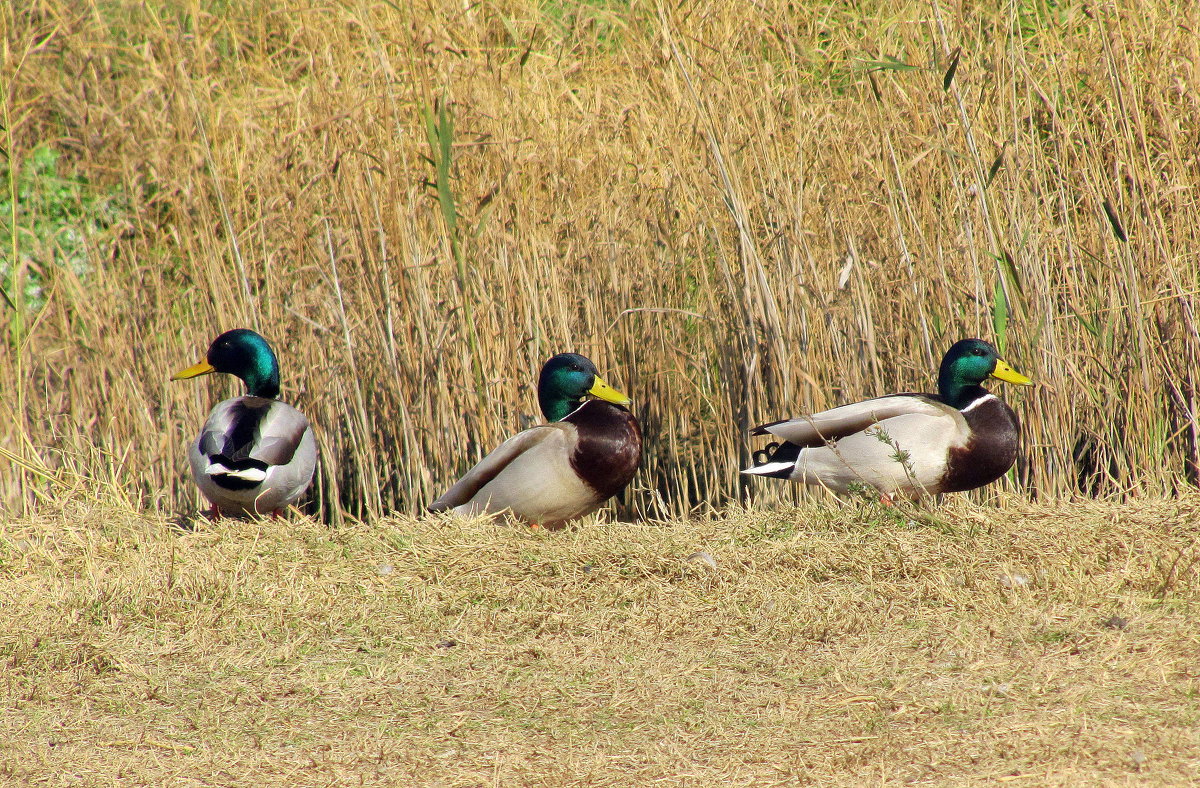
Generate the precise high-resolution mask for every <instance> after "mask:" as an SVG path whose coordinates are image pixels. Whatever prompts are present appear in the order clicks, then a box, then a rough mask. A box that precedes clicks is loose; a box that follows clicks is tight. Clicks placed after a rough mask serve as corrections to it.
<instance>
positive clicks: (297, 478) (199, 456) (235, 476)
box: [171, 328, 317, 518]
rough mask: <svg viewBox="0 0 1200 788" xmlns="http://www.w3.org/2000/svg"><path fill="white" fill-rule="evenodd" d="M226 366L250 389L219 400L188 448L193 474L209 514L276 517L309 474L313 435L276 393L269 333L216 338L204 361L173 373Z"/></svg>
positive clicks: (182, 375)
mask: <svg viewBox="0 0 1200 788" xmlns="http://www.w3.org/2000/svg"><path fill="white" fill-rule="evenodd" d="M212 372H226V373H228V374H230V375H233V376H235V377H238V378H241V379H242V381H243V382H244V383H245V384H246V389H247V393H246V395H245V396H242V397H235V398H233V399H227V400H225V401H224V402H221V403H219V404H218V405H217V406H216V407H215V408H213V409H212V412H211V413H209V414H208V420H207V421H206V422H204V426H203V427H202V428H201V429H200V437H199V438H197V439H196V440H195V441H194V442H193V443H192V445H191V447H190V448H189V449H188V462H189V463H191V466H192V478H193V479H195V480H196V485H197V486H198V487H199V488H200V492H202V493H204V497H205V498H207V499H208V500H209V502H210V503H211V504H212V517H213V518H216V517H219V516H221V515H223V514H224V515H232V516H245V515H257V514H266V513H267V512H271V513H272V514H273V515H274V516H276V517H277V516H279V515H280V514H281V513H282V511H283V509H284V508H285V507H287V506H288V505H289V504H291V503H293V502H294V501H295V500H296V499H297V498H299V497H300V496H301V495H302V494H303V493H304V491H305V490H306V489H308V485H309V482H311V481H312V476H313V470H314V469H315V468H316V465H317V442H316V439H315V438H314V437H313V431H312V427H311V426H310V425H309V423H308V419H306V418H305V417H304V414H303V413H301V412H300V411H298V410H296V409H295V408H293V407H292V406H291V405H287V404H285V403H283V402H280V401H279V400H277V399H276V397H278V396H279V362H278V361H277V360H276V358H275V353H274V352H273V351H272V350H271V346H270V345H268V344H267V340H265V339H263V338H262V337H261V336H260V335H258V334H256V333H255V332H253V331H251V330H249V329H246V328H235V329H233V330H232V331H226V332H225V333H224V334H221V336H219V337H217V338H216V339H214V340H213V343H212V345H211V346H210V347H209V348H208V354H207V356H206V360H204V361H201V362H199V363H198V364H195V365H193V366H190V367H188V368H187V369H185V370H182V371H180V372H177V373H175V375H173V376H172V377H171V379H172V380H182V379H186V378H194V377H197V376H199V375H207V374H209V373H212Z"/></svg>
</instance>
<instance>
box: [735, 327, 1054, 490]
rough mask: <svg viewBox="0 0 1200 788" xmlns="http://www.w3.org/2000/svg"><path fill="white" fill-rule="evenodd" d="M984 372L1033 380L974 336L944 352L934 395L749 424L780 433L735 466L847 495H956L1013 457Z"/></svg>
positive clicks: (1006, 420) (1014, 426) (1008, 418)
mask: <svg viewBox="0 0 1200 788" xmlns="http://www.w3.org/2000/svg"><path fill="white" fill-rule="evenodd" d="M989 377H994V378H997V379H999V380H1003V381H1007V382H1008V383H1015V384H1017V385H1031V384H1032V383H1033V381H1032V380H1030V379H1029V378H1027V377H1025V376H1024V375H1022V374H1021V373H1019V372H1017V371H1016V370H1014V369H1013V368H1012V367H1011V366H1009V365H1008V364H1007V363H1006V362H1005V361H1003V360H1002V359H1001V358H1000V356H999V354H998V353H997V352H996V349H995V348H994V347H992V346H991V345H990V344H988V343H987V342H984V341H983V340H981V339H963V340H961V341H959V342H956V343H954V345H953V346H951V348H950V350H948V351H947V352H946V355H945V357H943V358H942V365H941V369H940V371H939V372H938V393H937V394H892V395H890V396H886V397H878V398H876V399H869V400H866V401H864V402H856V403H854V404H852V405H843V406H841V407H838V408H832V409H830V410H826V411H822V412H820V413H814V414H813V415H811V416H801V417H799V418H795V419H789V420H786V421H777V422H773V423H771V424H763V425H762V426H759V427H755V428H754V430H753V431H752V434H754V435H765V434H771V435H774V436H776V437H778V438H781V439H782V443H773V444H771V445H770V446H768V447H767V450H765V451H759V452H755V462H756V463H757V464H756V465H755V466H754V467H753V468H747V469H746V470H744V471H742V473H746V474H751V475H755V476H774V477H777V478H780V479H791V480H792V481H795V482H801V483H803V484H807V485H811V486H814V487H827V488H829V489H831V490H833V491H835V492H846V491H847V490H848V489H850V488H851V486H852V485H856V484H857V485H865V486H868V487H873V488H874V489H875V490H877V491H878V492H879V494H880V495H881V496H883V498H884V499H890V498H891V497H892V496H894V495H899V496H903V497H906V498H917V497H919V496H921V495H922V494H933V493H947V492H961V491H964V490H973V489H975V488H977V487H982V486H984V485H985V484H989V483H991V482H993V481H995V480H996V479H999V478H1000V477H1001V476H1003V475H1004V473H1005V472H1006V471H1008V469H1009V468H1011V467H1012V465H1013V463H1014V462H1015V461H1016V459H1017V435H1018V430H1019V425H1018V422H1017V414H1016V413H1014V412H1013V410H1012V408H1010V407H1009V406H1008V405H1006V404H1005V403H1004V402H1003V401H1002V400H1001V399H1000V398H999V397H997V396H996V395H995V394H992V393H990V392H989V391H988V390H987V389H985V388H984V387H983V386H981V385H980V384H981V383H982V382H983V381H984V380H986V379H987V378H989Z"/></svg>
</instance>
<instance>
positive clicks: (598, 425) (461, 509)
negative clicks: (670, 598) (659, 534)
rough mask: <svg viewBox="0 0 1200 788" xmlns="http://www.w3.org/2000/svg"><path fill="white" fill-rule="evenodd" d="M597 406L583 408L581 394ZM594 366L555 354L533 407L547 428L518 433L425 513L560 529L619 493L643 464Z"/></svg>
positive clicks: (628, 420) (629, 423)
mask: <svg viewBox="0 0 1200 788" xmlns="http://www.w3.org/2000/svg"><path fill="white" fill-rule="evenodd" d="M589 394H590V395H591V396H593V397H596V398H597V399H589V400H587V401H582V400H583V398H584V397H585V396H587V395H589ZM629 403H630V399H629V397H626V396H625V395H624V394H621V393H620V392H618V391H617V390H616V389H614V388H612V387H611V386H609V385H608V384H607V383H605V382H604V381H603V380H602V379H601V378H600V374H599V372H598V371H597V370H596V366H595V365H594V364H593V363H592V362H591V361H589V360H588V359H586V358H584V357H583V356H580V355H578V354H575V353H561V354H559V355H557V356H554V357H553V358H551V359H550V360H549V361H547V362H546V363H545V364H544V365H543V366H542V372H541V375H540V376H539V377H538V404H539V405H540V406H541V409H542V413H543V414H544V415H545V417H546V420H547V421H549V422H550V423H549V424H544V425H542V426H539V427H533V428H531V429H528V430H525V431H524V432H521V433H518V434H517V435H514V436H513V437H511V438H509V439H508V440H506V441H505V442H504V443H502V444H500V446H499V447H497V448H496V449H495V450H494V451H493V452H492V453H491V454H489V455H488V456H486V457H484V458H483V460H482V461H481V462H480V463H479V464H478V465H476V466H475V467H474V468H472V469H471V470H469V471H467V473H466V475H465V476H463V477H462V478H461V479H459V480H458V481H457V482H456V483H455V484H454V486H452V487H451V488H450V489H449V490H447V491H446V494H445V495H443V496H442V497H440V498H438V499H437V500H436V501H434V502H433V503H432V504H430V505H429V510H430V511H433V512H442V511H447V510H453V511H455V512H458V513H459V514H465V515H472V514H482V513H485V512H491V513H496V512H503V511H505V510H507V511H509V512H510V513H512V515H513V516H515V517H517V518H518V519H520V520H524V521H525V522H527V523H530V524H531V525H542V526H545V527H547V528H559V527H562V526H564V525H566V523H567V522H568V521H570V520H574V519H576V518H579V517H583V516H584V515H588V514H591V513H592V512H594V511H596V509H599V508H600V505H601V504H603V503H604V502H605V501H606V500H608V499H609V498H611V497H612V496H614V495H616V494H617V493H619V492H621V490H623V489H625V486H626V485H628V484H629V482H630V480H631V479H632V478H633V474H634V471H636V470H637V467H638V463H639V462H640V461H641V457H642V431H641V428H640V427H639V426H638V422H637V419H636V418H634V417H633V414H632V413H630V412H629V410H628V409H627V408H626V407H625V406H626V405H628V404H629Z"/></svg>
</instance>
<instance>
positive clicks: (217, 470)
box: [204, 462, 267, 482]
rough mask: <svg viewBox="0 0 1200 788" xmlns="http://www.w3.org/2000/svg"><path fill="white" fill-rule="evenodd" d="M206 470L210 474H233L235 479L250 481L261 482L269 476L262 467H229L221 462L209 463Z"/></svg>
mask: <svg viewBox="0 0 1200 788" xmlns="http://www.w3.org/2000/svg"><path fill="white" fill-rule="evenodd" d="M204 472H205V473H206V474H208V475H209V476H232V477H234V478H235V479H245V480H246V481H248V482H261V481H262V480H263V479H266V478H267V472H266V471H264V470H263V469H261V468H239V469H234V468H228V467H226V466H224V465H222V464H221V463H219V462H214V463H211V464H209V466H208V467H207V468H205V469H204Z"/></svg>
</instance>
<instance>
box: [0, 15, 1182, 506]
mask: <svg viewBox="0 0 1200 788" xmlns="http://www.w3.org/2000/svg"><path fill="white" fill-rule="evenodd" d="M874 5H877V11H878V13H877V14H876V15H874V16H865V15H864V13H863V12H862V11H861V10H857V9H856V4H854V3H848V2H825V3H784V2H763V3H750V2H731V1H730V0H712V1H709V2H703V1H701V2H694V3H693V2H688V3H682V4H670V5H666V4H663V5H658V4H655V3H649V2H639V1H638V0H632V1H631V2H629V3H618V2H582V3H560V2H553V1H551V2H544V3H522V2H480V3H467V4H464V3H459V2H438V1H436V0H429V1H428V2H418V3H412V4H409V3H406V2H399V3H395V4H393V3H389V2H386V1H385V2H365V1H364V2H351V1H347V2H312V3H279V2H274V0H272V1H271V2H266V1H265V0H250V1H248V2H237V3H228V4H226V3H223V2H186V3H185V2H164V3H141V2H92V3H75V2H66V1H65V0H33V1H32V2H22V3H17V4H3V5H2V6H0V27H2V28H3V36H2V41H3V51H2V53H0V54H2V55H3V59H2V61H0V100H2V102H3V104H2V107H0V109H2V111H3V117H2V120H3V125H4V129H3V132H2V133H0V144H2V146H3V148H4V153H5V154H6V162H7V164H6V165H5V166H7V168H8V170H7V172H9V173H16V172H19V171H20V170H21V167H23V166H25V162H27V161H28V160H29V158H30V156H31V155H32V154H33V152H34V151H36V150H38V149H39V146H42V147H44V146H47V145H49V146H52V148H53V149H54V150H55V151H57V152H59V153H60V155H61V162H62V164H63V166H64V167H68V168H70V171H71V172H72V173H74V174H76V175H77V176H78V177H80V178H82V179H84V180H86V183H87V184H88V188H90V189H93V190H96V191H98V192H103V193H107V194H119V195H120V196H121V201H122V205H123V206H124V208H123V210H122V212H121V213H120V216H119V217H118V218H117V219H114V220H113V221H111V222H109V223H108V224H107V225H106V226H105V227H104V228H103V229H102V230H101V231H98V232H95V233H93V234H91V235H89V238H88V254H89V258H88V260H89V266H88V270H87V271H85V272H83V273H77V272H74V271H72V270H70V269H69V268H68V267H65V266H62V265H59V264H58V263H57V262H56V259H57V258H56V253H55V242H54V241H53V240H50V241H47V240H46V239H45V238H42V237H40V236H38V234H37V232H36V228H33V227H32V224H33V223H34V219H31V218H30V217H29V216H27V215H23V214H21V213H20V212H19V211H17V210H16V209H14V210H13V211H12V212H11V215H10V217H8V219H7V221H8V224H6V227H12V228H14V229H13V231H12V232H9V233H7V235H8V237H7V238H5V239H4V247H5V248H4V251H3V253H2V254H3V258H0V259H3V260H6V261H7V262H8V265H9V266H10V267H12V266H14V265H15V274H16V279H18V280H22V279H23V280H24V281H28V280H30V278H36V279H37V280H40V281H41V282H42V283H44V292H45V298H46V303H45V305H44V306H42V307H40V308H36V309H35V308H33V307H32V306H30V305H28V304H25V303H23V301H22V299H21V298H19V297H15V296H13V301H14V303H13V304H11V305H8V304H0V313H2V314H3V320H4V329H5V336H4V342H3V345H2V347H0V414H2V415H0V452H2V456H0V464H3V465H5V466H6V467H7V470H6V471H5V472H4V473H3V475H0V501H2V502H3V503H2V505H3V506H4V507H5V508H6V509H8V508H11V509H13V510H17V509H24V508H27V507H29V506H34V505H36V504H37V503H38V501H39V500H40V499H42V498H44V497H47V496H57V495H61V494H63V491H64V490H67V489H74V490H76V491H79V490H96V489H105V490H117V491H120V492H121V494H123V495H124V496H127V498H128V499H129V500H130V501H131V502H133V503H135V504H136V505H139V506H145V507H153V508H162V509H169V508H177V507H183V506H186V505H189V503H190V502H191V501H193V500H194V497H195V493H194V491H193V489H192V487H191V485H190V484H189V483H188V482H187V481H186V479H185V476H184V469H185V461H184V453H183V452H184V448H183V447H184V445H185V443H186V441H187V440H189V439H190V437H191V436H192V434H193V433H194V431H195V429H196V428H197V426H198V424H199V423H200V421H201V419H202V418H203V416H204V414H205V413H206V412H207V410H208V408H209V407H211V405H212V404H213V403H214V402H215V401H216V400H218V399H220V398H223V397H225V396H229V395H230V394H232V393H233V392H235V391H237V389H238V386H237V384H236V382H235V381H232V380H230V379H213V380H212V382H211V383H200V384H195V383H179V382H176V383H172V382H170V381H168V377H169V375H170V374H171V373H172V372H173V371H175V370H176V369H178V368H181V367H183V366H186V365H188V364H191V363H192V362H194V361H195V360H196V359H197V358H198V357H199V355H200V354H201V353H202V352H203V350H204V349H205V348H206V346H207V343H208V342H209V341H210V340H211V338H212V337H213V336H214V335H215V334H216V333H218V332H219V331H221V330H224V329H228V328H231V327H235V326H249V327H253V328H256V329H258V330H260V331H261V332H262V333H263V334H265V335H266V336H267V337H268V338H269V339H271V340H272V341H273V343H274V344H275V346H276V348H277V351H278V353H279V355H280V357H281V361H282V365H283V384H284V398H285V399H287V400H289V401H291V402H294V403H296V404H297V405H298V406H299V407H301V408H302V409H303V410H304V411H305V412H306V413H308V414H309V415H310V417H311V418H312V419H313V421H314V422H315V423H316V424H317V425H318V427H319V437H320V440H321V443H322V450H323V455H322V457H323V463H322V466H321V470H320V477H319V483H318V485H317V496H318V500H319V502H320V504H319V505H320V506H321V508H322V509H323V510H324V512H325V513H326V515H328V516H330V517H331V518H333V519H338V518H340V516H341V515H342V514H343V513H350V514H353V515H358V516H366V515H377V514H380V513H383V512H386V511H390V510H393V509H395V510H402V511H408V512H415V511H418V510H419V509H420V507H421V506H422V505H423V504H424V503H426V502H427V501H429V500H431V499H432V498H433V497H434V496H435V495H436V494H437V493H438V492H439V491H441V490H442V489H443V488H444V487H445V485H446V484H447V483H448V482H449V481H450V480H452V479H453V478H454V477H455V476H457V475H458V474H459V473H461V472H462V471H463V470H464V469H465V468H467V467H469V465H471V464H472V463H473V462H474V461H476V460H477V459H478V458H479V457H480V456H481V454H482V453H483V452H486V451H487V450H489V449H490V448H491V447H492V446H494V445H495V444H496V443H498V442H499V441H500V440H501V439H502V438H503V437H504V436H506V435H507V434H509V433H511V432H513V431H514V430H516V429H519V428H521V427H523V426H527V425H528V424H529V423H532V422H533V421H535V420H538V419H540V415H538V414H537V408H536V401H535V397H534V395H533V391H532V388H531V384H532V383H533V381H534V380H535V377H536V372H537V369H538V367H539V366H540V364H541V362H542V361H543V360H544V359H545V358H546V357H548V356H549V355H551V354H553V353H555V352H559V351H563V350H575V351H579V352H583V353H585V354H587V355H589V356H591V357H592V358H593V359H594V360H595V361H596V363H597V364H598V366H599V367H600V368H601V370H602V371H603V372H604V373H605V376H606V377H607V378H608V379H609V381H610V382H612V383H613V384H614V385H616V386H617V387H618V388H620V389H621V390H623V391H626V392H627V393H629V394H631V395H632V396H633V397H634V398H635V410H636V412H637V414H638V415H639V417H640V418H641V419H642V422H643V425H644V428H645V432H646V435H647V453H646V458H645V461H644V465H643V469H642V471H641V473H640V475H639V477H638V478H637V480H636V481H635V483H634V486H633V488H632V489H631V491H630V492H628V493H626V495H625V499H624V500H625V503H624V506H625V513H626V514H628V515H643V514H649V515H679V514H682V513H686V512H689V511H692V510H694V509H696V508H697V507H699V508H703V507H705V506H709V505H711V506H720V505H721V504H723V503H725V502H728V501H730V500H733V499H738V498H743V497H745V496H747V495H749V494H751V493H753V494H754V495H761V496H764V497H766V498H768V499H773V498H774V497H777V496H781V495H783V496H788V495H792V494H793V493H791V492H790V491H781V490H780V486H776V485H769V484H766V483H759V484H755V485H751V486H750V487H746V486H745V482H744V481H743V480H742V479H740V478H739V476H738V473H737V471H738V470H739V468H740V467H743V466H744V464H745V463H746V461H747V459H748V450H749V448H750V443H749V442H748V440H747V438H746V435H745V431H746V428H747V426H750V425H752V424H753V423H756V422H758V421H760V420H767V419H771V418H779V417H782V416H787V415H794V414H798V413H801V412H804V411H809V410H813V409H819V408H825V407H829V406H833V405H837V404H839V403H843V402H847V401H852V400H855V399H858V398H861V397H864V396H870V395H875V394H880V393H886V392H891V391H898V390H912V389H925V388H928V387H929V386H931V385H933V378H934V372H935V370H936V366H937V363H938V361H939V359H940V357H941V354H942V352H943V351H944V350H945V349H946V347H948V346H949V345H950V344H951V343H952V342H953V341H954V340H956V339H959V338H961V337H963V336H968V335H978V336H983V337H985V338H988V339H992V340H993V341H996V342H997V343H998V344H1000V345H1001V346H1002V349H1003V351H1004V353H1005V355H1006V357H1007V358H1008V359H1009V360H1010V361H1011V362H1012V363H1013V364H1014V365H1015V366H1016V367H1017V368H1018V369H1020V370H1022V371H1024V372H1026V373H1027V374H1030V375H1031V376H1032V377H1034V378H1035V379H1036V380H1037V381H1038V383H1039V385H1038V386H1037V387H1036V388H1034V389H1031V390H1028V391H1021V392H1018V391H1016V390H1014V389H1011V388H1007V389H1005V390H1004V391H1003V395H1004V396H1005V397H1006V398H1007V399H1008V400H1009V401H1010V402H1012V403H1013V404H1014V405H1015V406H1016V407H1017V409H1018V411H1019V412H1020V414H1021V415H1022V417H1023V419H1024V422H1025V451H1024V459H1023V462H1022V463H1021V465H1020V467H1019V469H1018V470H1019V472H1018V473H1017V474H1016V475H1015V476H1014V478H1013V479H1011V480H1009V481H1008V482H1006V483H1005V485H1007V486H1009V487H1010V488H1013V487H1014V486H1015V488H1017V489H1020V490H1022V491H1024V492H1025V493H1026V494H1029V495H1038V496H1045V495H1048V496H1062V495H1068V494H1075V493H1084V494H1090V495H1104V496H1110V495H1117V496H1124V495H1130V494H1136V495H1156V494H1162V493H1172V492H1174V491H1176V490H1177V488H1178V487H1179V486H1180V485H1181V484H1191V483H1193V482H1194V481H1195V475H1196V461H1197V441H1196V421H1195V418H1194V412H1195V385H1194V376H1195V374H1196V368H1197V364H1196V355H1197V347H1198V345H1197V334H1196V321H1195V319H1194V317H1193V297H1194V295H1195V294H1196V293H1197V292H1200V281H1198V280H1200V273H1198V268H1197V265H1196V254H1197V251H1196V250H1197V249H1200V243H1198V242H1197V241H1198V239H1197V234H1198V233H1200V213H1198V212H1197V210H1196V199H1197V198H1196V193H1197V186H1198V185H1200V174H1198V162H1197V156H1198V151H1200V147H1198V146H1197V142H1198V140H1200V122H1198V120H1197V119H1198V118H1200V107H1198V93H1197V87H1198V85H1200V81H1198V77H1200V75H1198V73H1197V58H1198V56H1200V39H1198V38H1197V36H1196V35H1195V33H1194V31H1195V30H1196V29H1197V24H1198V23H1200V19H1197V11H1196V9H1195V8H1192V7H1191V6H1186V5H1184V6H1178V7H1172V8H1170V10H1169V11H1165V10H1161V9H1160V10H1159V11H1155V10H1154V9H1153V8H1149V9H1148V8H1147V7H1145V6H1144V4H1141V3H1133V2H1125V1H1124V0H1121V1H1120V2H1102V3H1092V4H1076V3H1049V2H1039V1H1038V0H1028V2H1017V3H1010V4H1003V6H1004V7H1003V9H1002V10H999V11H997V10H994V9H992V8H991V6H990V5H989V4H973V3H912V2H883V3H878V4H874ZM14 183H15V178H9V179H7V184H6V189H7V191H9V192H10V196H15V192H16V187H15V186H14V185H13V184H14ZM14 204H15V203H14ZM27 225H28V226H27ZM18 284H19V282H18ZM17 289H19V288H17V287H14V288H13V292H16V290H17ZM10 296H12V294H11V293H10Z"/></svg>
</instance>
